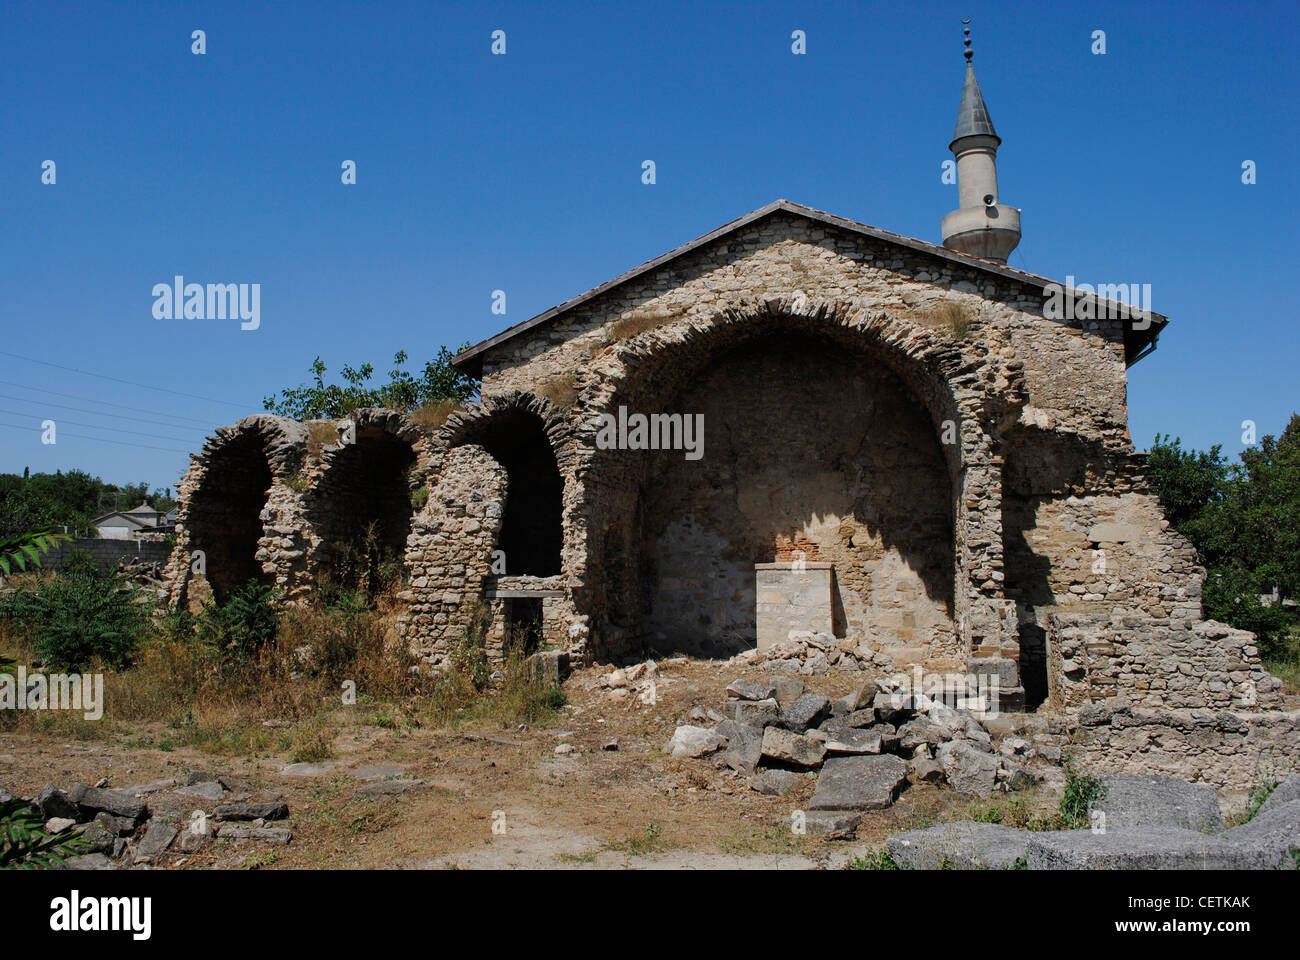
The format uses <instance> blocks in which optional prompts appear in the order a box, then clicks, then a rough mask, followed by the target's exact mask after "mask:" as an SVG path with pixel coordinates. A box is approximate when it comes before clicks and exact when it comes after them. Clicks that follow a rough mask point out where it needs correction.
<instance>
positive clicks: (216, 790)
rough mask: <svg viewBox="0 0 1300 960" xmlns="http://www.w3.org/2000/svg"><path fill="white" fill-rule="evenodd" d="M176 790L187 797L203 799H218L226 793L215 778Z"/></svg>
mask: <svg viewBox="0 0 1300 960" xmlns="http://www.w3.org/2000/svg"><path fill="white" fill-rule="evenodd" d="M176 792H177V793H181V794H185V795H186V796H189V797H202V798H203V799H204V800H220V799H221V798H222V797H224V796H225V795H226V790H225V788H224V787H222V786H221V784H219V783H217V782H216V781H215V780H212V781H209V782H206V783H193V784H190V785H189V786H187V787H181V788H179V789H178V790H177V791H176Z"/></svg>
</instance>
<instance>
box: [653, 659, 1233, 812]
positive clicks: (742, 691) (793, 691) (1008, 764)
mask: <svg viewBox="0 0 1300 960" xmlns="http://www.w3.org/2000/svg"><path fill="white" fill-rule="evenodd" d="M894 685H895V681H888V680H886V681H875V680H868V681H866V682H859V683H858V684H857V685H855V687H854V689H853V690H851V691H849V692H848V693H847V694H845V695H844V696H842V697H840V698H838V699H836V700H834V701H832V700H831V699H829V698H828V697H824V696H821V695H820V694H816V693H808V692H805V691H804V686H803V683H802V681H800V680H798V679H795V678H792V677H790V676H776V677H773V678H771V679H770V680H768V681H766V682H755V681H749V680H735V681H733V682H732V683H731V684H729V685H728V686H727V691H726V692H727V694H728V700H727V701H726V703H725V704H724V710H723V713H724V714H725V716H726V719H724V720H722V721H721V722H719V723H717V724H716V725H715V726H713V727H705V726H699V725H693V724H687V725H682V726H679V727H677V728H676V729H675V730H674V731H673V735H672V737H671V738H670V739H669V741H668V742H667V743H666V744H665V746H664V753H666V754H668V755H670V756H675V757H688V758H703V757H708V756H711V755H715V754H716V755H717V756H718V759H717V762H718V764H719V765H722V766H727V767H730V768H731V769H733V770H735V771H737V772H738V773H741V774H743V775H745V776H748V777H749V778H750V787H751V788H752V789H753V790H754V791H755V792H757V793H761V794H765V795H769V796H787V795H789V794H791V793H794V792H796V791H799V790H801V789H802V788H803V787H804V786H805V785H807V784H809V783H811V782H813V776H814V775H815V776H816V781H815V782H816V788H815V790H814V792H813V794H812V797H811V799H809V801H808V803H807V810H801V811H796V814H793V815H792V819H791V824H792V826H794V827H795V828H797V829H798V828H802V829H803V831H805V832H807V833H811V834H815V835H822V836H827V837H831V838H841V837H850V836H852V835H853V834H854V832H855V830H856V829H857V826H858V823H859V821H860V817H861V814H862V812H864V811H868V810H883V809H885V808H887V807H889V806H890V805H891V804H893V802H894V801H895V800H896V799H898V796H899V794H900V793H901V792H902V791H903V790H904V789H905V788H906V786H907V784H908V783H921V782H926V783H947V784H948V785H949V786H951V787H952V789H953V790H954V791H956V792H959V793H968V794H972V795H977V796H978V795H989V794H992V793H994V792H995V791H1009V790H1021V789H1024V788H1026V787H1029V786H1032V785H1034V784H1036V783H1038V782H1040V781H1041V780H1042V774H1041V772H1039V771H1038V770H1035V769H1034V768H1033V767H1031V765H1030V763H1029V761H1030V760H1031V759H1032V757H1033V756H1034V755H1035V751H1034V749H1033V747H1032V746H1031V745H1030V744H1029V742H1028V741H1026V740H1023V739H1020V738H1017V737H1008V738H1005V739H1004V740H1003V741H1002V744H1001V746H1000V747H995V745H994V740H993V737H992V736H991V735H990V733H989V731H988V730H986V729H985V727H984V726H983V725H982V724H981V722H980V720H979V719H978V718H977V717H976V716H975V715H974V714H972V713H971V712H969V711H966V710H954V709H951V708H950V707H948V706H945V705H944V704H943V703H940V702H938V701H934V700H930V699H928V698H926V697H924V696H917V697H912V696H910V695H908V694H906V693H904V692H901V691H900V690H898V689H894V688H893V687H894ZM692 716H699V717H705V716H707V714H706V712H705V711H703V710H700V709H699V708H696V710H695V711H692ZM1210 793H1211V794H1213V790H1212V789H1211V790H1210ZM1216 802H1217V801H1216Z"/></svg>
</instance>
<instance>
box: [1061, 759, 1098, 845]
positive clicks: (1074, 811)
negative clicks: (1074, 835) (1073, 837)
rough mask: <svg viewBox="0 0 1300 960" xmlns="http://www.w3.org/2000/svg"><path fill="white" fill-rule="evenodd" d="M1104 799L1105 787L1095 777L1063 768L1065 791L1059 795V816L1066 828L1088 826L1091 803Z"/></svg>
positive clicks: (1068, 767)
mask: <svg viewBox="0 0 1300 960" xmlns="http://www.w3.org/2000/svg"><path fill="white" fill-rule="evenodd" d="M1105 799H1106V788H1105V787H1103V786H1102V783H1101V781H1100V780H1098V779H1097V778H1096V777H1094V776H1091V775H1087V774H1079V773H1078V772H1076V771H1075V770H1074V769H1072V768H1071V767H1070V766H1069V765H1068V764H1067V766H1066V768H1065V793H1063V794H1062V795H1061V818H1062V819H1063V820H1064V821H1065V826H1066V829H1067V830H1079V829H1082V828H1083V827H1086V826H1088V824H1089V822H1090V820H1091V815H1092V805H1093V804H1094V803H1098V802H1100V801H1102V800H1105Z"/></svg>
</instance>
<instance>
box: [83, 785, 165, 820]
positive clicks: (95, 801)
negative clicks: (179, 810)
mask: <svg viewBox="0 0 1300 960" xmlns="http://www.w3.org/2000/svg"><path fill="white" fill-rule="evenodd" d="M68 799H70V800H71V801H72V802H73V803H75V804H76V805H77V806H78V807H79V808H80V809H81V811H82V812H83V813H84V814H85V815H86V817H85V818H86V819H87V820H90V819H93V818H94V816H95V814H97V813H99V812H101V811H103V812H104V813H111V814H112V815H113V816H115V817H125V818H126V819H128V820H132V821H135V822H136V823H139V822H140V821H141V820H143V819H145V818H146V817H147V816H148V815H149V807H148V806H147V805H146V804H145V802H144V801H143V800H140V799H137V798H136V797H133V796H131V795H130V794H128V793H122V792H121V791H119V790H103V789H101V788H99V787H88V786H86V785H85V784H84V783H78V784H74V785H73V787H72V789H71V790H70V791H68Z"/></svg>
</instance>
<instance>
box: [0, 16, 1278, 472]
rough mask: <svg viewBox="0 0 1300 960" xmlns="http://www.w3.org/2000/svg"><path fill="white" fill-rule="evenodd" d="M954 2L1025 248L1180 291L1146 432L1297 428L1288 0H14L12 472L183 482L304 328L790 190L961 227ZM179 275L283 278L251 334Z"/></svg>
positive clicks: (486, 293) (300, 366) (372, 350)
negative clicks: (495, 48)
mask: <svg viewBox="0 0 1300 960" xmlns="http://www.w3.org/2000/svg"><path fill="white" fill-rule="evenodd" d="M962 16H970V17H972V18H973V19H974V23H973V30H974V34H973V38H974V45H975V46H974V49H975V63H976V69H977V71H978V73H979V77H980V83H981V86H982V87H983V91H984V96H985V99H986V101H987V103H988V106H989V110H990V113H991V114H992V117H993V120H994V123H995V124H996V126H997V130H998V133H999V134H1000V135H1001V137H1002V140H1003V145H1002V148H1001V151H1000V153H999V158H998V159H999V178H1000V186H1001V193H1002V197H1001V199H1002V200H1003V202H1005V203H1009V204H1011V205H1014V206H1017V207H1020V208H1022V209H1023V211H1024V213H1023V227H1024V239H1023V241H1022V242H1021V244H1020V247H1019V249H1018V250H1017V251H1016V252H1015V253H1013V254H1012V258H1011V265H1012V266H1015V267H1019V268H1022V269H1027V270H1030V271H1032V272H1034V273H1039V274H1043V275H1046V276H1048V277H1052V278H1055V279H1060V280H1063V279H1064V278H1065V277H1066V276H1067V275H1072V276H1074V277H1076V278H1077V279H1078V280H1079V281H1093V282H1116V283H1118V282H1141V283H1150V284H1151V285H1152V298H1153V302H1152V306H1153V308H1154V309H1155V310H1157V311H1159V312H1161V313H1165V314H1167V315H1168V316H1170V317H1171V318H1172V320H1173V323H1172V325H1171V326H1170V328H1169V329H1168V330H1167V331H1166V333H1165V334H1164V335H1163V336H1162V338H1161V341H1160V348H1159V350H1157V351H1156V353H1155V354H1153V355H1152V356H1150V357H1148V358H1146V359H1145V360H1143V361H1142V362H1141V363H1140V364H1138V365H1137V366H1136V367H1134V368H1133V370H1132V371H1131V372H1130V393H1129V404H1130V412H1131V428H1132V434H1133V437H1134V440H1135V442H1136V443H1137V445H1138V446H1139V447H1140V448H1145V447H1146V446H1147V445H1148V443H1149V442H1150V439H1151V437H1152V435H1154V434H1155V433H1156V432H1157V431H1160V432H1169V433H1174V434H1180V435H1181V436H1182V437H1183V439H1184V442H1185V443H1190V444H1191V445H1194V446H1198V447H1208V446H1209V445H1210V444H1213V443H1222V444H1223V445H1224V448H1225V450H1227V451H1228V452H1230V453H1233V454H1235V453H1236V452H1237V451H1238V450H1240V449H1241V426H1240V425H1241V422H1242V421H1243V420H1245V419H1252V420H1254V421H1255V422H1256V423H1257V424H1258V430H1259V433H1260V434H1261V435H1262V434H1264V433H1278V432H1280V431H1281V429H1282V428H1283V427H1284V426H1285V423H1286V421H1287V418H1288V417H1289V415H1290V414H1291V412H1292V411H1293V410H1296V409H1298V408H1300V400H1297V392H1296V383H1297V377H1296V366H1297V363H1296V361H1297V357H1298V356H1300V350H1298V349H1297V347H1298V346H1300V334H1298V333H1297V307H1296V298H1295V296H1294V293H1293V292H1292V290H1291V289H1290V285H1291V284H1292V283H1293V282H1294V278H1295V276H1296V273H1297V271H1296V260H1297V256H1296V255H1297V241H1296V233H1295V226H1294V225H1295V224H1296V222H1297V221H1298V220H1300V216H1298V215H1300V210H1297V206H1298V204H1297V196H1298V192H1297V190H1296V188H1295V183H1296V176H1297V173H1298V171H1297V170H1296V166H1295V164H1296V160H1295V158H1296V157H1297V156H1300V149H1298V148H1300V142H1298V141H1300V133H1298V131H1300V116H1298V114H1300V89H1298V86H1300V85H1298V84H1297V76H1298V68H1297V66H1296V60H1297V58H1296V54H1295V50H1294V41H1293V37H1294V30H1293V29H1292V27H1293V26H1294V19H1295V9H1294V7H1293V6H1291V5H1282V4H1277V5H1259V6H1252V7H1249V8H1245V7H1239V6H1235V5H1224V6H1222V7H1219V6H1209V5H1196V4H1147V3H1144V4H1141V5H1140V6H1139V7H1137V8H1134V7H1133V6H1132V5H1129V4H1113V5H1112V4H1098V3H1088V4H1044V3H1030V4H1023V5H1019V4H1016V5H1012V4H989V3H974V2H964V3H960V4H942V3H941V4H934V5H930V6H928V7H926V8H920V7H917V8H913V7H912V5H904V4H871V3H863V2H858V3H817V4H805V3H765V2H757V0H754V2H746V3H727V4H718V3H700V2H695V3H675V2H661V3H656V4H627V5H618V6H615V5H612V4H576V3H565V2H555V3H546V4H542V3H526V4H501V3H497V4H492V3H409V4H404V3H392V4H379V3H373V2H371V3H302V4H300V3H277V4H240V3H221V4H204V3H184V2H160V3H125V2H124V3H88V4H67V3H58V2H40V3H29V2H15V0H6V2H5V3H4V5H3V6H2V7H0V37H3V41H0V42H2V43H3V56H2V57H0V78H2V82H0V89H3V91H4V94H5V96H4V101H5V106H6V116H5V120H4V122H3V124H0V182H2V183H3V184H4V187H3V189H2V190H0V224H3V227H2V228H0V325H2V327H0V351H3V352H0V411H3V412H0V471H5V472H9V471H16V472H21V471H22V469H23V468H24V467H26V466H30V467H31V469H32V470H33V472H36V471H51V470H54V469H56V468H63V469H69V468H74V467H76V468H81V469H85V470H88V471H90V472H92V473H96V474H100V475H102V476H103V477H104V478H105V479H107V480H110V481H114V482H119V483H124V482H133V481H139V480H146V481H148V482H150V483H152V484H153V485H154V486H156V487H164V486H168V485H174V484H175V482H176V480H177V478H178V477H179V476H180V474H181V473H182V472H183V471H184V469H185V467H186V465H187V456H186V454H185V452H183V451H187V450H192V449H197V448H198V446H199V445H200V444H201V443H202V438H203V436H204V434H205V433H207V432H209V431H210V430H211V429H212V428H214V427H216V426H217V425H219V424H223V423H230V422H233V421H234V420H236V419H237V418H238V417H240V416H242V415H245V414H248V413H255V412H258V411H259V410H260V409H261V398H262V397H263V396H264V395H265V394H267V393H272V392H275V391H277V390H278V389H279V388H282V387H286V386H291V385H294V384H297V383H299V382H301V381H302V380H305V379H306V376H307V367H308V365H309V363H310V362H311V360H312V358H313V357H314V356H316V355H317V354H320V355H321V357H322V358H323V359H324V361H325V362H326V364H327V365H328V366H329V367H330V368H331V369H332V370H337V368H338V367H339V366H341V365H342V364H343V363H360V362H362V361H365V360H370V361H372V362H374V363H375V365H376V367H377V368H378V369H379V370H381V371H383V370H386V369H388V364H389V361H391V358H392V354H393V353H394V352H396V351H397V350H398V349H402V348H404V349H406V350H407V351H408V352H409V353H410V354H411V356H412V358H413V360H422V359H424V358H426V357H430V356H432V355H433V354H435V353H436V352H437V349H438V347H439V346H441V345H442V344H448V345H451V346H453V347H454V346H457V345H459V344H460V343H462V342H465V341H471V342H473V341H478V340H480V339H482V338H484V337H486V336H489V335H491V334H493V333H495V332H497V331H498V330H499V329H501V328H503V327H505V326H507V325H509V324H512V323H516V322H518V321H520V320H524V319H526V318H528V317H530V316H532V315H534V314H537V313H540V312H541V311H543V310H545V309H547V308H549V307H551V306H553V305H554V304H556V303H559V302H561V301H563V300H565V299H567V298H569V297H571V296H573V295H575V294H577V293H580V292H582V291H583V290H586V289H587V288H589V287H591V286H594V285H596V284H598V283H601V282H603V281H604V280H607V279H609V278H610V277H612V276H614V275H616V274H618V273H621V272H622V271H624V270H626V269H628V268H630V267H633V266H635V265H637V264H640V263H642V262H643V261H645V260H647V259H649V258H651V257H654V256H657V255H659V254H660V253H663V252H665V251H666V250H669V249H671V248H672V247H675V246H677V245H679V244H681V243H684V242H686V241H687V240H691V239H693V238H695V237H696V236H698V235H700V234H702V233H705V232H707V231H709V230H711V229H713V228H715V227H717V226H720V225H721V224H723V223H725V222H727V221H729V220H732V219H734V218H735V217H737V216H740V215H741V214H744V213H746V212H748V211H750V210H752V209H754V208H756V207H759V206H761V205H763V204H765V203H767V202H769V201H771V200H774V199H776V198H778V197H785V198H788V199H790V200H794V201H797V202H800V203H805V204H808V205H810V206H814V207H817V208H820V209H823V210H827V211H829V212H831V213H834V214H837V215H839V216H844V217H849V218H852V219H855V220H861V221H864V222H866V223H869V224H873V225H875V226H879V227H882V228H885V229H888V230H893V231H896V232H899V233H903V234H907V235H910V236H914V237H920V238H922V239H925V240H931V241H935V242H938V240H939V221H940V219H941V218H942V216H943V215H944V214H945V213H947V212H948V211H949V210H950V209H952V208H953V207H954V206H955V205H956V189H955V188H954V187H952V186H948V185H944V184H943V183H941V181H940V169H941V164H942V162H943V161H944V160H945V159H948V158H949V157H950V156H951V155H950V154H949V153H948V152H947V150H946V147H947V143H948V140H949V138H950V137H951V133H952V127H953V123H954V120H955V117H956V110H957V103H958V99H959V94H960V89H961V80H962V57H961V26H960V22H959V21H960V18H961V17H962ZM195 29H202V30H204V31H205V32H206V39H207V52H206V54H204V55H202V56H196V55H194V54H192V53H191V52H190V47H191V43H192V41H191V39H190V35H191V32H192V31H193V30H195ZM496 29H501V30H505V31H506V38H507V53H506V55H505V56H493V55H492V54H491V53H490V50H489V48H490V44H491V39H490V35H491V33H492V31H493V30H496ZM795 29H801V30H804V31H805V32H806V35H807V54H806V55H803V56H795V55H793V54H792V53H791V51H790V44H791V40H790V35H791V32H792V31H793V30H795ZM1098 29H1101V30H1105V31H1106V43H1107V52H1106V54H1105V55H1104V56H1097V55H1094V54H1092V53H1091V52H1090V46H1091V43H1092V40H1091V34H1092V31H1094V30H1098ZM647 159H651V160H654V161H655V163H656V165H657V183H656V184H654V185H653V186H647V185H643V184H642V183H641V163H642V161H643V160H647ZM45 160H54V161H55V162H56V164H57V168H56V169H57V183H56V184H54V185H52V186H50V185H44V184H42V183H41V165H42V163H43V161H45ZM344 160H353V161H355V162H356V164H357V183H356V185H355V186H344V185H343V184H341V183H340V172H341V171H340V165H341V164H342V162H343V161H344ZM1245 160H1252V161H1254V162H1255V164H1256V166H1257V177H1258V182H1257V183H1256V184H1254V185H1251V186H1247V185H1243V184H1242V182H1241V164H1242V162H1243V161H1245ZM176 274H182V275H184V276H185V277H186V278H187V280H191V281H197V282H203V283H207V282H223V283H224V282H245V283H253V282H256V283H260V284H261V291H262V300H261V327H260V328H259V329H258V330H256V331H242V330H240V329H239V324H238V323H237V322H233V321H219V320H188V321H187V320H156V319H154V316H153V313H152V307H153V297H152V293H151V291H152V288H153V286H154V284H156V283H160V282H163V283H166V282H170V280H171V278H172V277H173V276H175V275H176ZM496 289H503V290H505V291H506V293H507V309H508V313H507V315H506V316H505V317H501V316H494V315H493V314H492V312H491V294H492V291H493V290H496ZM13 355H18V356H20V357H23V358H30V359H18V358H16V357H15V356H13ZM34 360H42V361H45V362H46V363H47V364H58V365H59V366H58V367H54V366H44V365H41V364H39V363H36V362H33V361H34ZM62 367H69V368H75V369H77V370H82V371H88V372H91V373H96V374H100V375H101V376H100V377H92V376H87V375H84V374H78V373H72V372H69V371H68V370H65V369H61V368H62ZM103 377H116V378H118V379H119V380H128V381H131V384H125V383H120V382H116V381H113V380H108V379H103ZM146 387H152V388H154V389H146ZM55 404H60V405H61V406H55ZM109 404H115V405H116V406H109ZM46 418H53V419H55V420H56V421H57V422H58V423H59V435H58V442H57V444H56V445H54V446H47V445H42V444H41V442H40V421H42V420H43V419H46ZM128 418H130V419H128ZM127 431H130V432H127ZM74 435H78V436H74ZM106 440H114V441H117V443H109V442H103V441H106ZM128 443H130V444H139V445H141V446H127V445H125V444H128ZM150 447H160V448H166V449H148V448H150Z"/></svg>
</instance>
